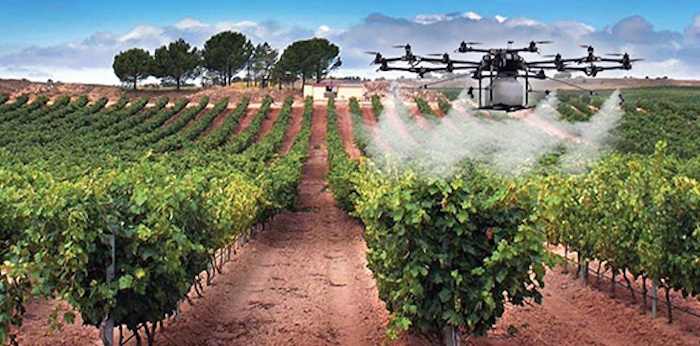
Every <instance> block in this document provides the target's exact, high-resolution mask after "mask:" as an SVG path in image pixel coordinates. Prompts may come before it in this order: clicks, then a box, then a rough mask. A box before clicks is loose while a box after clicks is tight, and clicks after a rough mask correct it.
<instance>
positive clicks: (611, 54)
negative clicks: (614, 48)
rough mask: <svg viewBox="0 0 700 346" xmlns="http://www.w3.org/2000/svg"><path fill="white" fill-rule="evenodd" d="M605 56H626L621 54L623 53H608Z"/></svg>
mask: <svg viewBox="0 0 700 346" xmlns="http://www.w3.org/2000/svg"><path fill="white" fill-rule="evenodd" d="M605 55H607V56H623V55H624V54H621V53H607V54H605Z"/></svg>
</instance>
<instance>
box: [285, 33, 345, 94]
mask: <svg viewBox="0 0 700 346" xmlns="http://www.w3.org/2000/svg"><path fill="white" fill-rule="evenodd" d="M339 53H340V49H339V48H338V46H336V45H335V44H333V43H331V42H330V41H328V40H327V39H325V38H312V39H310V40H303V41H296V42H294V43H292V44H291V45H289V46H288V47H287V48H286V49H285V50H284V53H282V57H281V58H280V61H279V64H281V65H282V67H281V68H283V69H284V70H283V72H285V73H286V72H289V73H291V74H292V75H294V76H297V77H301V79H302V83H306V79H308V78H316V82H321V81H322V80H323V78H325V77H326V76H327V75H328V72H330V71H331V70H333V69H336V68H338V67H339V66H340V64H341V62H340V58H339V57H338V54H339ZM280 72H282V71H280Z"/></svg>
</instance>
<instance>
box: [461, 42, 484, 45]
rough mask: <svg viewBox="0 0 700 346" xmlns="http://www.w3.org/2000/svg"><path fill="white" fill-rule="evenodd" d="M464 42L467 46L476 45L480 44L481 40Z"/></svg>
mask: <svg viewBox="0 0 700 346" xmlns="http://www.w3.org/2000/svg"><path fill="white" fill-rule="evenodd" d="M462 42H464V41H462ZM464 44H466V45H468V46H477V45H480V44H481V42H464Z"/></svg>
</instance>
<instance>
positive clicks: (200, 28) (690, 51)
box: [0, 12, 700, 84]
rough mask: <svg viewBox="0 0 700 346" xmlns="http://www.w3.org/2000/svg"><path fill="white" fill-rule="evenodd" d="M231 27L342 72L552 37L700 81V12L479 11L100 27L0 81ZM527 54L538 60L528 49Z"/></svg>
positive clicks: (62, 75)
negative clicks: (544, 16) (550, 17)
mask: <svg viewBox="0 0 700 346" xmlns="http://www.w3.org/2000/svg"><path fill="white" fill-rule="evenodd" d="M225 30H233V31H239V32H242V33H244V34H245V35H246V36H248V37H249V38H250V39H251V40H252V41H253V42H254V43H261V42H265V41H266V42H268V43H270V44H271V45H272V46H273V47H274V48H277V49H280V51H282V50H283V49H284V48H285V47H286V46H287V45H288V44H290V43H292V42H293V41H296V40H300V39H308V38H312V37H326V38H328V39H329V40H331V41H332V42H334V43H336V44H337V45H338V46H340V48H341V51H342V55H343V67H342V68H341V69H339V70H338V71H337V72H335V73H336V74H337V75H350V74H351V73H352V74H357V75H361V76H376V77H381V76H386V77H390V76H392V75H390V74H386V73H376V72H374V70H375V69H376V66H371V67H370V66H368V63H369V61H370V60H371V57H370V56H368V55H366V54H364V51H368V50H369V51H373V50H377V51H380V52H382V53H383V54H384V55H386V56H398V55H400V54H401V53H402V52H401V50H400V49H394V48H391V47H390V46H392V45H396V44H406V43H411V45H412V46H413V48H414V52H415V53H416V54H426V53H443V52H452V51H454V49H456V48H457V46H458V44H459V42H461V41H462V40H466V41H480V42H483V45H482V47H503V46H505V45H506V41H507V40H514V41H515V44H514V46H525V45H527V43H528V42H529V41H530V40H552V41H554V43H553V44H551V45H542V46H541V49H542V54H554V53H557V52H558V53H561V54H562V55H564V56H565V57H569V56H576V57H578V56H583V55H584V54H585V50H583V49H581V48H580V47H578V45H580V44H591V45H593V46H594V47H596V53H597V54H599V55H601V54H604V53H622V52H629V53H630V54H632V56H633V57H642V58H645V59H646V60H645V61H643V62H639V63H635V65H634V68H633V69H632V70H631V71H622V72H619V73H617V72H614V71H605V72H603V73H601V74H600V76H614V75H633V76H638V77H644V76H647V75H649V76H669V77H678V78H680V77H683V78H688V77H690V78H700V67H699V65H700V63H698V62H699V61H700V15H698V16H696V17H695V20H694V22H693V23H690V24H689V25H688V27H687V28H686V30H685V31H684V32H673V31H665V30H661V31H657V30H655V29H654V28H653V26H652V25H651V24H650V23H649V22H648V21H646V20H645V19H644V18H642V17H639V16H634V17H629V18H624V19H622V20H620V21H619V22H617V23H613V24H612V25H610V26H609V27H607V28H605V29H603V30H595V28H593V27H592V26H591V25H589V24H587V23H585V22H579V21H557V22H551V23H547V22H541V21H538V20H534V19H531V18H526V17H515V18H506V17H504V16H500V15H496V16H494V17H489V18H487V17H482V16H481V15H479V14H477V13H474V12H461V13H450V14H423V15H419V16H416V17H414V18H410V19H406V18H394V17H389V16H386V15H382V14H378V13H375V14H371V15H369V16H368V17H367V18H365V19H364V21H362V22H361V23H359V24H357V25H355V26H352V27H348V28H344V29H341V28H335V27H332V26H330V25H325V24H324V25H321V26H319V27H317V28H315V29H314V28H304V27H297V26H290V25H285V24H282V23H279V22H275V21H263V22H257V21H249V20H244V21H237V22H218V23H205V22H201V21H198V20H196V19H193V18H185V19H183V20H181V21H179V22H177V23H174V24H173V25H166V26H154V25H139V26H136V27H134V28H133V29H131V30H130V31H128V32H125V33H109V32H100V33H96V34H94V35H92V36H90V37H87V38H85V39H82V40H77V41H73V42H67V43H63V44H57V45H53V46H40V47H38V46H32V47H28V48H24V49H21V50H14V51H9V52H7V53H4V54H0V78H2V77H5V78H8V77H11V78H21V77H28V78H34V79H36V80H46V79H48V78H52V79H54V80H62V81H66V82H68V81H74V82H80V81H84V82H91V83H95V82H102V83H107V84H115V83H117V79H116V77H114V75H113V74H112V71H111V66H112V62H113V59H114V56H115V55H116V54H117V53H118V52H120V51H124V50H127V49H130V48H133V47H140V48H144V49H147V50H149V51H151V52H153V51H154V50H155V49H156V48H157V47H159V46H161V45H164V44H167V43H169V42H172V41H174V40H176V39H178V38H184V39H185V40H186V41H187V42H189V43H190V44H192V45H194V46H197V47H202V45H203V44H204V42H205V41H206V40H207V39H208V38H209V37H211V36H212V35H214V34H216V33H219V32H221V31H225ZM523 56H524V57H525V58H526V59H531V60H532V59H540V58H539V57H537V56H536V55H532V54H523ZM455 57H456V58H460V59H471V60H473V59H480V58H481V56H480V55H478V54H459V55H456V54H455Z"/></svg>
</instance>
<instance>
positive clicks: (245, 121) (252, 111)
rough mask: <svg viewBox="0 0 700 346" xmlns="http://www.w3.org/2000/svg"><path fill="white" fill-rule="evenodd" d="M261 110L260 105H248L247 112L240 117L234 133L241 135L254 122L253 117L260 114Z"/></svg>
mask: <svg viewBox="0 0 700 346" xmlns="http://www.w3.org/2000/svg"><path fill="white" fill-rule="evenodd" d="M259 111H260V107H248V109H246V111H245V114H243V116H241V118H240V119H238V125H236V129H235V130H233V135H234V136H235V135H240V134H241V133H243V131H245V129H247V128H248V126H250V123H252V122H253V119H254V118H255V115H256V114H258V112H259Z"/></svg>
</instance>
